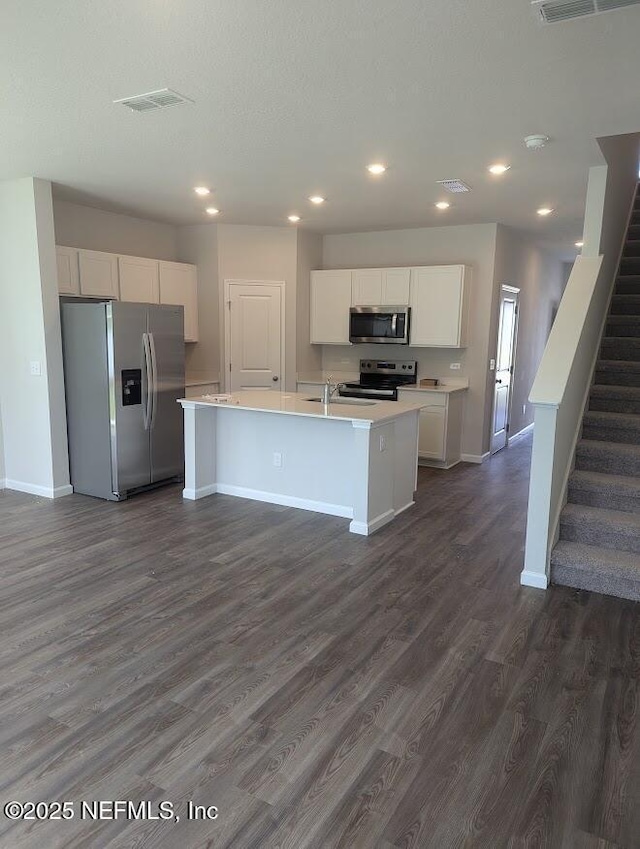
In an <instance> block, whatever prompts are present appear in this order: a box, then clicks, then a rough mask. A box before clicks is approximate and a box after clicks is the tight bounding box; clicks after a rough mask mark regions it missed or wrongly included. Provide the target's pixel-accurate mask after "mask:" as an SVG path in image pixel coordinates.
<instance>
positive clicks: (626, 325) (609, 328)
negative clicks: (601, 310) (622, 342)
mask: <svg viewBox="0 0 640 849" xmlns="http://www.w3.org/2000/svg"><path fill="white" fill-rule="evenodd" d="M606 333H607V336H609V337H615V338H616V339H635V338H637V337H638V336H640V315H629V314H628V313H627V314H625V315H610V316H609V317H608V318H607V325H606Z"/></svg>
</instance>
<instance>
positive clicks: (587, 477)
mask: <svg viewBox="0 0 640 849" xmlns="http://www.w3.org/2000/svg"><path fill="white" fill-rule="evenodd" d="M569 485H570V486H571V487H574V488H575V489H583V490H591V491H594V490H598V491H603V492H607V491H608V492H619V493H621V494H624V495H627V496H628V497H630V498H634V497H638V498H640V477H638V478H636V477H631V476H630V475H608V474H606V473H605V472H585V471H581V470H580V469H575V470H574V471H573V472H571V475H570V477H569Z"/></svg>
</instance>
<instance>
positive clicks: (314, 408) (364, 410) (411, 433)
mask: <svg viewBox="0 0 640 849" xmlns="http://www.w3.org/2000/svg"><path fill="white" fill-rule="evenodd" d="M179 403H180V404H182V407H183V409H184V441H185V487H184V490H183V496H184V498H187V499H198V498H204V497H206V496H209V495H212V494H214V493H224V494H226V495H236V496H240V497H243V498H252V499H255V500H257V501H268V502H271V503H274V504H283V505H286V506H289V507H298V508H301V509H304V510H313V511H315V512H318V513H327V514H329V515H332V516H343V517H346V518H349V519H351V524H350V525H349V530H350V531H352V533H356V534H363V535H365V536H366V535H368V534H371V533H373V532H374V531H376V530H378V528H381V527H382V526H383V525H386V524H387V523H388V522H390V521H392V520H393V519H394V518H395V516H397V515H398V514H399V513H401V512H402V511H403V510H406V509H407V508H408V507H411V506H412V504H413V503H414V501H413V494H414V492H415V489H416V479H417V467H418V415H419V411H420V409H421V407H422V403H421V401H420V399H419V398H416V401H415V402H412V403H399V402H394V401H364V400H361V399H347V398H337V399H334V400H332V401H331V403H330V404H328V405H325V404H323V403H322V402H321V401H320V400H319V398H318V399H317V400H313V396H310V395H309V394H308V393H300V394H296V393H294V392H271V391H254V390H244V391H241V392H235V393H233V394H232V395H230V396H227V398H226V399H224V400H223V399H220V400H218V399H217V397H216V396H206V395H205V396H202V397H200V398H183V399H181V400H180V402H179Z"/></svg>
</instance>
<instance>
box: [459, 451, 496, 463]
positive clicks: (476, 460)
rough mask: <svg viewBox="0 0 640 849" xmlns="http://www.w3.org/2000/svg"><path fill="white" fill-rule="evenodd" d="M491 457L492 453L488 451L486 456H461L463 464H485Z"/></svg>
mask: <svg viewBox="0 0 640 849" xmlns="http://www.w3.org/2000/svg"><path fill="white" fill-rule="evenodd" d="M490 456H491V453H490V452H489V451H487V452H486V453H485V454H461V455H460V459H461V460H462V462H463V463H484V461H485V460H488V459H489V457H490Z"/></svg>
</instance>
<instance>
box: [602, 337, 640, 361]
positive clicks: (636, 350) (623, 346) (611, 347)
mask: <svg viewBox="0 0 640 849" xmlns="http://www.w3.org/2000/svg"><path fill="white" fill-rule="evenodd" d="M600 352H601V354H600V359H602V360H632V361H633V362H636V363H637V362H640V339H624V338H622V339H604V340H603V342H602V347H601V349H600Z"/></svg>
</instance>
